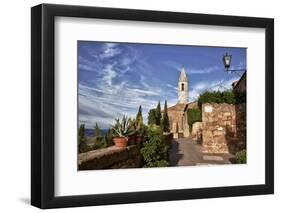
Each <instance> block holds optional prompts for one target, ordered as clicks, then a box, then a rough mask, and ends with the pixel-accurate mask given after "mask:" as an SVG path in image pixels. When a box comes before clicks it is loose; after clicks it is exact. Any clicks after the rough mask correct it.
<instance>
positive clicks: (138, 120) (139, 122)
mask: <svg viewBox="0 0 281 213" xmlns="http://www.w3.org/2000/svg"><path fill="white" fill-rule="evenodd" d="M142 125H143V118H142V109H141V105H140V106H139V111H138V114H137V116H136V126H137V127H140V126H142Z"/></svg>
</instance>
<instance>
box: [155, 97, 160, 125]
mask: <svg viewBox="0 0 281 213" xmlns="http://www.w3.org/2000/svg"><path fill="white" fill-rule="evenodd" d="M155 124H156V125H160V124H161V106H160V101H159V102H158V104H157V107H156V112H155Z"/></svg>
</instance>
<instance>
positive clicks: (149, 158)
mask: <svg viewBox="0 0 281 213" xmlns="http://www.w3.org/2000/svg"><path fill="white" fill-rule="evenodd" d="M141 154H142V156H143V160H144V167H164V166H168V165H169V163H168V146H167V145H166V143H165V141H164V136H163V131H162V130H161V128H159V127H157V128H156V127H155V126H154V127H153V128H150V129H149V130H148V135H147V138H146V141H145V142H144V144H143V147H142V148H141Z"/></svg>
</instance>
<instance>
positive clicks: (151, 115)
mask: <svg viewBox="0 0 281 213" xmlns="http://www.w3.org/2000/svg"><path fill="white" fill-rule="evenodd" d="M147 123H148V125H153V124H156V109H151V110H149V112H148V121H147Z"/></svg>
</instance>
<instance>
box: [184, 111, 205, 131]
mask: <svg viewBox="0 0 281 213" xmlns="http://www.w3.org/2000/svg"><path fill="white" fill-rule="evenodd" d="M198 121H202V113H201V110H200V109H188V110H187V123H188V125H189V131H190V132H191V131H192V125H193V124H194V123H195V122H198Z"/></svg>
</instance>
